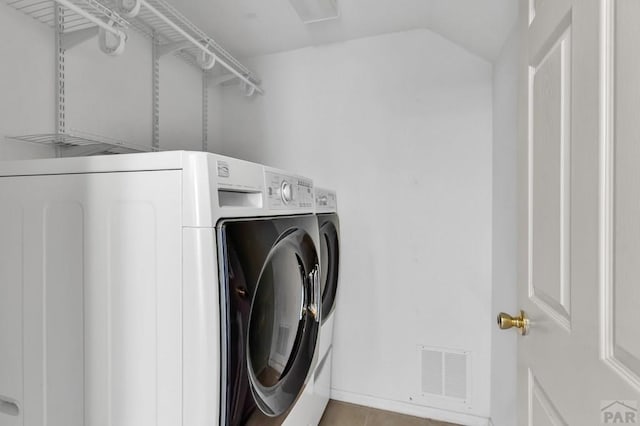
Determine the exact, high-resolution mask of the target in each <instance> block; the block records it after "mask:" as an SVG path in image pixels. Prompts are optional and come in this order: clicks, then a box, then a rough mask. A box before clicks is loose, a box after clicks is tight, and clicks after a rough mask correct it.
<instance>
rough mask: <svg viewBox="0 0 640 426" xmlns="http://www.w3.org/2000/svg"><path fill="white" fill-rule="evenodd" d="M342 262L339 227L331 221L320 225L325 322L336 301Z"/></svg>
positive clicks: (321, 284)
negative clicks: (339, 269)
mask: <svg viewBox="0 0 640 426" xmlns="http://www.w3.org/2000/svg"><path fill="white" fill-rule="evenodd" d="M339 263H340V244H339V240H338V229H337V228H336V226H335V225H334V223H333V222H331V221H329V220H328V221H326V222H325V223H324V224H322V225H321V226H320V264H321V265H322V268H321V273H320V286H321V291H322V322H323V323H324V322H325V321H326V320H327V318H328V317H329V315H330V314H331V312H333V308H334V305H335V301H336V292H337V291H338V268H339Z"/></svg>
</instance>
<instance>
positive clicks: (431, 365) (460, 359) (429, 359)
mask: <svg viewBox="0 0 640 426" xmlns="http://www.w3.org/2000/svg"><path fill="white" fill-rule="evenodd" d="M418 350H419V352H420V391H421V393H422V396H423V397H430V396H435V397H439V398H446V399H450V400H456V401H458V402H463V403H465V404H467V403H468V401H469V395H468V390H469V382H468V379H469V375H468V373H469V361H470V355H469V352H467V351H457V350H449V349H443V348H430V347H426V346H419V347H418Z"/></svg>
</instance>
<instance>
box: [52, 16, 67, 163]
mask: <svg viewBox="0 0 640 426" xmlns="http://www.w3.org/2000/svg"><path fill="white" fill-rule="evenodd" d="M53 19H54V23H55V40H54V43H55V52H56V55H55V73H56V74H55V82H56V88H55V90H56V93H55V102H56V121H55V123H56V124H55V126H56V133H57V134H62V133H64V132H65V127H66V119H65V90H64V47H63V43H62V37H63V34H64V9H63V8H62V6H58V5H54V8H53ZM56 154H57V155H58V156H59V154H60V152H59V149H58V148H56Z"/></svg>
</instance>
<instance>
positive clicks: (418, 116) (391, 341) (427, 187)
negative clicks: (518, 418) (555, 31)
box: [221, 30, 494, 420]
mask: <svg viewBox="0 0 640 426" xmlns="http://www.w3.org/2000/svg"><path fill="white" fill-rule="evenodd" d="M249 65H250V67H251V68H252V69H255V71H257V73H258V74H260V76H261V77H262V78H263V83H264V88H265V90H266V95H265V96H258V97H256V98H252V99H245V98H242V97H239V96H238V95H237V91H238V88H237V87H229V88H226V89H225V90H224V94H223V102H224V108H223V134H222V136H223V140H224V144H223V145H222V147H221V151H222V153H224V154H228V155H232V156H236V157H241V158H245V159H249V160H254V161H259V162H265V163H267V164H270V165H273V166H276V167H281V168H284V169H289V170H292V171H296V172H299V173H301V174H305V175H308V176H312V177H313V178H314V179H315V182H316V184H317V185H319V186H326V187H330V188H335V189H337V191H338V203H339V211H340V218H341V231H342V254H343V258H342V269H341V286H342V287H341V289H340V293H339V299H338V304H337V310H336V314H337V316H336V330H335V343H334V344H335V351H334V352H335V358H334V374H333V386H332V387H333V395H334V397H338V398H341V399H347V400H351V401H354V402H365V403H368V404H372V405H378V406H384V407H386V408H388V409H396V410H401V411H405V412H412V413H414V414H423V415H431V416H436V417H441V418H448V419H451V420H454V418H452V417H447V415H448V414H447V413H444V412H439V411H434V410H431V409H429V408H424V407H426V406H427V405H430V406H431V407H436V408H447V407H451V406H450V405H448V404H447V403H445V402H440V403H439V402H433V401H431V402H427V401H425V400H423V399H420V397H419V393H420V376H421V371H420V368H419V358H418V351H417V346H418V345H427V346H436V347H444V348H452V349H462V350H469V351H471V354H472V368H471V374H472V381H471V383H472V392H471V403H472V408H471V409H469V410H467V409H463V408H460V407H457V408H456V407H454V408H455V409H457V410H459V411H462V412H465V413H468V414H473V415H476V416H481V417H485V418H488V417H489V407H490V402H489V394H490V385H489V375H490V342H491V327H492V326H493V324H494V320H493V313H492V311H491V191H492V184H491V182H492V173H491V162H492V99H491V98H492V89H491V87H492V67H491V64H489V63H487V62H485V61H484V60H482V59H480V58H478V57H476V56H474V55H472V54H470V53H468V52H467V51H465V50H463V49H461V48H460V47H458V46H457V45H455V44H453V43H451V42H449V41H447V40H445V39H443V38H442V37H440V36H438V35H437V34H435V33H433V32H430V31H428V30H415V31H409V32H403V33H396V34H390V35H384V36H379V37H373V38H367V39H359V40H354V41H350V42H347V43H341V44H334V45H327V46H322V47H315V48H306V49H302V50H296V51H291V52H286V53H281V54H275V55H268V56H263V57H258V58H254V60H253V61H252V62H251V63H250V64H249ZM456 418H458V419H459V418H460V417H456Z"/></svg>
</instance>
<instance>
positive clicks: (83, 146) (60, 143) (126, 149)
mask: <svg viewBox="0 0 640 426" xmlns="http://www.w3.org/2000/svg"><path fill="white" fill-rule="evenodd" d="M7 139H13V140H17V141H22V142H31V143H38V144H42V145H49V146H52V147H55V148H56V151H57V154H58V156H60V157H78V156H89V155H104V154H130V153H135V152H152V151H159V150H158V149H157V148H152V147H150V146H144V145H137V144H132V143H128V142H124V141H121V140H117V139H112V138H108V137H105V136H98V135H94V134H90V133H83V132H78V131H71V132H67V133H40V134H34V135H22V136H7Z"/></svg>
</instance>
